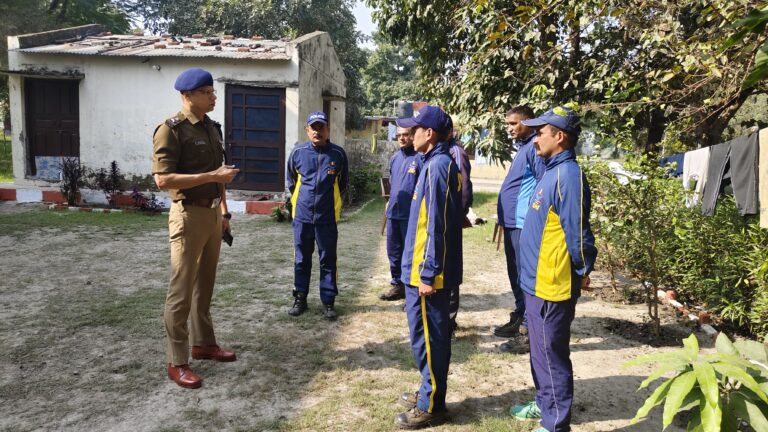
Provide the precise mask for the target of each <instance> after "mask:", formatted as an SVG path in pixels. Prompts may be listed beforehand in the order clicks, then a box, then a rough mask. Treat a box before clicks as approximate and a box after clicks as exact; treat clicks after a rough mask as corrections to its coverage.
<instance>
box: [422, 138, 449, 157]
mask: <svg viewBox="0 0 768 432" xmlns="http://www.w3.org/2000/svg"><path fill="white" fill-rule="evenodd" d="M450 147H451V143H450V142H449V141H440V142H438V143H437V144H435V146H434V147H433V148H432V150H430V151H428V152H426V153H424V161H425V162H426V161H427V160H428V159H429V158H431V157H432V156H434V155H436V154H447V153H449V152H450Z"/></svg>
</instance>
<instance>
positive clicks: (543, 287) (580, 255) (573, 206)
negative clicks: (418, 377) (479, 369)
mask: <svg viewBox="0 0 768 432" xmlns="http://www.w3.org/2000/svg"><path fill="white" fill-rule="evenodd" d="M523 124H524V125H525V126H528V127H532V128H535V129H536V130H537V136H536V138H535V140H534V144H535V145H536V148H537V154H538V155H540V156H541V157H543V158H544V159H545V165H546V172H545V173H544V176H542V178H541V180H540V181H539V183H538V185H536V189H535V192H534V194H533V198H532V199H531V203H530V208H529V210H528V214H527V216H526V218H525V226H524V227H523V232H522V234H521V235H520V287H521V288H522V289H523V291H524V292H525V313H526V316H527V318H528V334H529V336H530V344H531V372H532V373H533V382H534V385H535V386H536V399H535V400H533V401H531V402H529V403H527V404H524V405H515V406H513V407H512V408H511V409H510V414H511V415H512V416H514V417H515V418H517V419H520V420H531V419H538V418H540V419H541V427H540V428H539V429H537V430H536V431H537V432H546V431H550V432H560V431H569V430H570V422H571V406H572V405H573V366H572V364H571V357H570V356H571V352H570V346H569V343H570V339H571V322H572V321H573V317H574V314H575V310H576V301H577V300H578V298H579V296H580V295H581V290H582V289H587V288H588V287H589V282H590V280H589V273H590V272H591V271H592V269H593V268H594V264H595V259H596V258H597V249H596V248H595V237H594V236H593V235H592V230H591V229H590V226H589V212H590V208H591V204H592V195H591V193H590V190H589V185H588V184H587V179H586V176H585V175H584V173H583V172H582V170H581V168H580V167H579V164H578V163H576V154H575V152H574V150H573V148H574V147H575V146H576V142H577V141H578V138H579V134H580V133H581V125H580V120H579V117H578V115H576V113H575V112H574V111H572V110H571V109H569V108H566V107H555V108H553V109H551V110H549V111H547V112H546V113H544V114H543V115H541V116H540V117H538V118H536V119H530V120H523Z"/></svg>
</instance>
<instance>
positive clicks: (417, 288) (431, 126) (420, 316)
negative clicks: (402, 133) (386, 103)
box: [395, 105, 464, 429]
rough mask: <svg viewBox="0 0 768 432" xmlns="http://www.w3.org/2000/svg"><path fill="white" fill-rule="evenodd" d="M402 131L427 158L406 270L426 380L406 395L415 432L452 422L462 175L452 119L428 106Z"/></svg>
mask: <svg viewBox="0 0 768 432" xmlns="http://www.w3.org/2000/svg"><path fill="white" fill-rule="evenodd" d="M398 125H399V126H402V127H410V128H412V133H413V145H414V148H415V149H416V151H418V152H420V153H424V166H423V167H422V170H421V174H419V179H418V182H417V184H416V189H415V190H414V194H413V201H412V202H411V212H410V216H409V219H408V234H407V235H406V240H405V251H404V252H403V269H402V270H403V272H402V279H403V281H404V282H405V283H406V285H407V286H406V289H405V305H406V312H407V315H408V327H409V328H410V333H411V349H412V351H413V356H414V359H415V360H416V365H417V366H418V368H419V371H420V372H421V378H422V380H421V386H420V387H419V390H418V391H416V392H415V393H404V394H403V395H401V397H400V403H401V404H402V405H405V406H406V407H408V408H409V410H408V411H406V412H404V413H401V414H399V415H398V416H397V417H396V418H395V423H396V424H397V425H398V426H399V427H401V428H404V429H413V428H418V427H422V426H427V425H434V424H436V423H439V422H441V421H443V420H444V419H445V414H446V407H445V393H446V390H447V387H448V383H447V382H448V364H449V362H450V359H451V330H452V329H451V323H450V316H449V306H448V303H449V297H450V291H451V287H454V286H457V285H459V284H461V278H462V253H461V223H462V220H463V219H464V213H463V211H462V207H461V175H460V174H459V168H458V167H457V166H456V163H455V162H454V160H453V159H452V158H451V155H450V153H449V152H450V149H449V146H450V145H451V144H450V143H449V142H448V138H449V133H450V129H451V128H450V117H448V115H447V114H446V113H445V112H444V111H443V110H442V109H440V108H438V107H436V106H431V105H428V106H425V107H424V108H422V109H421V110H420V111H419V112H418V113H417V114H416V115H415V116H414V117H412V118H407V119H401V120H398Z"/></svg>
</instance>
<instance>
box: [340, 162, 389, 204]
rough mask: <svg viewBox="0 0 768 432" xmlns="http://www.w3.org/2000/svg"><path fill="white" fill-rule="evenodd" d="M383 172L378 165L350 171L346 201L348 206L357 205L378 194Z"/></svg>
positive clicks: (369, 165)
mask: <svg viewBox="0 0 768 432" xmlns="http://www.w3.org/2000/svg"><path fill="white" fill-rule="evenodd" d="M380 178H381V171H379V168H378V167H377V166H376V165H373V164H367V165H363V166H361V167H359V168H352V169H350V170H349V183H348V186H347V193H346V194H345V196H344V201H345V203H346V204H347V205H349V204H356V203H358V202H360V201H362V200H363V199H364V198H365V197H366V196H369V195H372V194H377V193H378V188H379V179H380Z"/></svg>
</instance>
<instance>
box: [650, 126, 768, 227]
mask: <svg viewBox="0 0 768 432" xmlns="http://www.w3.org/2000/svg"><path fill="white" fill-rule="evenodd" d="M673 163H674V165H673ZM659 165H660V166H662V167H667V168H668V169H669V174H670V176H673V177H677V176H680V177H681V180H682V182H683V189H685V190H686V192H687V196H686V202H685V204H686V206H688V207H694V206H698V205H701V212H702V214H704V215H706V216H712V215H713V214H714V213H715V206H716V205H717V198H718V197H719V196H720V195H721V194H722V193H724V192H725V191H726V190H729V192H730V189H732V193H733V196H734V198H735V199H736V206H737V208H738V210H739V214H741V215H742V216H744V215H749V214H759V215H760V227H761V228H768V128H766V129H763V130H761V131H759V132H756V133H753V134H750V135H747V136H741V137H738V138H735V139H733V140H730V141H727V142H724V143H721V144H718V145H714V146H711V147H705V148H700V149H697V150H691V151H689V152H686V153H679V154H675V155H671V156H667V157H665V158H662V159H661V160H660V161H659Z"/></svg>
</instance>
